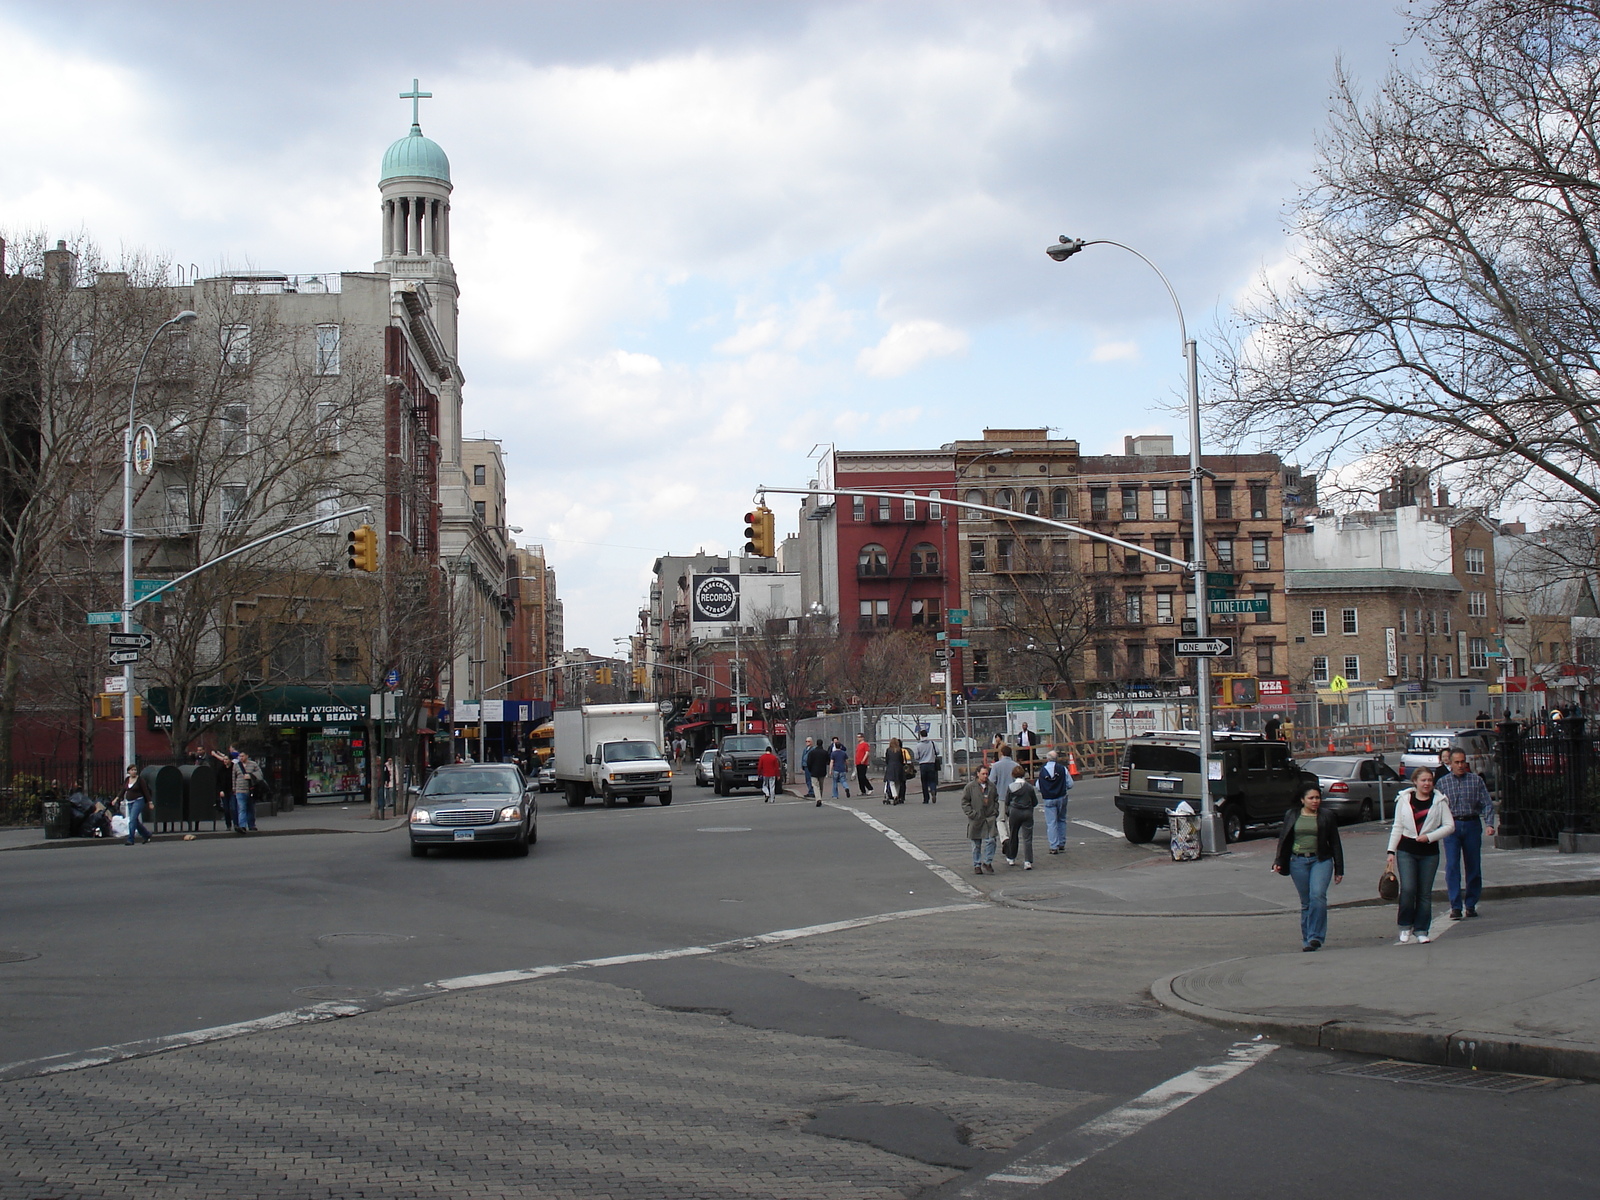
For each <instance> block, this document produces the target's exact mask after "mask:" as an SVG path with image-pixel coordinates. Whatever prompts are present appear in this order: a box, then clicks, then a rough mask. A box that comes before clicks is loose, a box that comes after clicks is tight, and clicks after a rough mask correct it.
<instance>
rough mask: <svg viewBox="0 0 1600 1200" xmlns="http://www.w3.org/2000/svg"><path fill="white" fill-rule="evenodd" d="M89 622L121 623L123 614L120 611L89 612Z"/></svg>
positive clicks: (95, 623) (103, 623) (102, 623)
mask: <svg viewBox="0 0 1600 1200" xmlns="http://www.w3.org/2000/svg"><path fill="white" fill-rule="evenodd" d="M89 624H91V625H121V624H122V614H121V613H119V612H108V613H90V614H89Z"/></svg>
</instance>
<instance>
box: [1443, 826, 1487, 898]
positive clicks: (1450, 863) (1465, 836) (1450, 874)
mask: <svg viewBox="0 0 1600 1200" xmlns="http://www.w3.org/2000/svg"><path fill="white" fill-rule="evenodd" d="M1440 852H1441V853H1442V854H1443V855H1444V886H1445V890H1446V891H1447V892H1449V893H1450V908H1451V910H1452V911H1454V912H1460V911H1461V910H1462V909H1465V908H1477V907H1478V897H1479V896H1481V895H1483V821H1482V820H1481V819H1480V818H1478V817H1457V818H1456V831H1455V832H1454V833H1452V834H1451V835H1450V836H1449V837H1447V838H1445V839H1444V843H1443V845H1442V846H1441V847H1440ZM1463 866H1465V867H1466V874H1467V879H1466V887H1465V888H1463V887H1462V886H1461V868H1462V867H1463Z"/></svg>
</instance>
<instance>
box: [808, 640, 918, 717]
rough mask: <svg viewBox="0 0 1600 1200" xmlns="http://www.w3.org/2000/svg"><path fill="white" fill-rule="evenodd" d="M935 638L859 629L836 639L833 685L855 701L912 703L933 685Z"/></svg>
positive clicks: (862, 702)
mask: <svg viewBox="0 0 1600 1200" xmlns="http://www.w3.org/2000/svg"><path fill="white" fill-rule="evenodd" d="M934 647H935V642H934V640H933V637H932V636H931V635H929V634H926V633H917V632H915V631H914V630H910V629H889V630H884V631H883V632H881V633H878V632H868V633H857V634H854V635H847V636H845V637H841V638H839V639H837V640H836V641H835V642H834V645H833V650H832V653H831V655H830V658H831V667H830V671H829V674H830V677H831V679H832V681H833V689H832V690H834V691H836V692H838V693H839V694H840V695H842V696H843V697H845V698H846V699H847V700H849V701H851V702H853V703H856V704H866V705H892V704H909V703H911V702H912V701H915V700H921V699H923V698H925V697H926V696H927V694H928V689H929V687H930V686H931V685H930V684H929V682H928V672H929V669H930V668H931V667H932V665H933V661H934V660H933V651H934Z"/></svg>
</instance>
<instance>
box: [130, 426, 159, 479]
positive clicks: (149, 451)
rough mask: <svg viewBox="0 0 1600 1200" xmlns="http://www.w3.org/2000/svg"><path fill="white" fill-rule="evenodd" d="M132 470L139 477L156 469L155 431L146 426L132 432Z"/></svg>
mask: <svg viewBox="0 0 1600 1200" xmlns="http://www.w3.org/2000/svg"><path fill="white" fill-rule="evenodd" d="M133 469H134V470H135V471H137V472H138V473H139V474H141V475H149V474H150V473H151V472H153V471H154V470H155V469H156V431H155V430H154V429H151V428H150V426H148V425H141V426H139V428H137V429H135V430H134V431H133Z"/></svg>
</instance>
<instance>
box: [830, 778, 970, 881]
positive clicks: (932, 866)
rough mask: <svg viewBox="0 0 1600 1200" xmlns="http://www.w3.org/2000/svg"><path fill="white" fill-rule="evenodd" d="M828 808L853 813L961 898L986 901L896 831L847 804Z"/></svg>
mask: <svg viewBox="0 0 1600 1200" xmlns="http://www.w3.org/2000/svg"><path fill="white" fill-rule="evenodd" d="M828 807H829V808H837V809H839V810H840V811H841V812H847V813H854V814H855V815H856V816H858V817H860V818H861V819H862V820H863V821H865V822H866V823H867V824H868V825H869V826H871V827H872V828H873V829H876V830H877V831H878V832H879V833H881V834H883V836H884V837H886V838H888V839H889V840H890V841H891V842H893V843H894V844H895V845H896V846H899V847H900V849H902V850H904V851H905V852H906V853H907V854H909V855H910V856H911V857H912V858H914V859H916V860H917V861H918V862H919V863H921V864H922V865H923V866H925V867H927V868H928V870H930V871H932V872H933V873H934V874H935V875H937V876H938V877H939V878H940V879H942V880H944V881H945V882H946V883H948V884H949V885H950V886H951V887H953V888H955V890H956V891H958V892H960V893H961V894H962V895H963V896H971V897H972V898H973V899H974V900H987V899H988V896H986V895H985V894H984V893H983V892H981V891H979V890H978V889H977V888H975V887H973V886H972V885H971V884H970V883H968V882H967V881H966V880H965V879H963V878H961V876H959V875H957V874H956V873H955V872H954V871H952V870H951V869H950V868H949V867H947V866H945V865H944V864H943V863H937V862H934V861H933V857H932V856H931V855H930V854H928V852H927V851H926V850H924V849H923V848H922V847H921V846H919V845H917V844H916V843H915V842H913V841H911V840H910V839H908V838H907V837H906V836H905V835H904V834H902V833H900V832H899V831H898V830H895V829H890V828H889V827H888V826H887V825H885V824H884V823H883V822H882V821H880V820H878V819H877V818H876V817H873V816H869V815H868V814H866V813H864V812H862V811H861V810H860V809H859V808H851V807H850V806H849V805H848V804H834V803H832V802H828Z"/></svg>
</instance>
